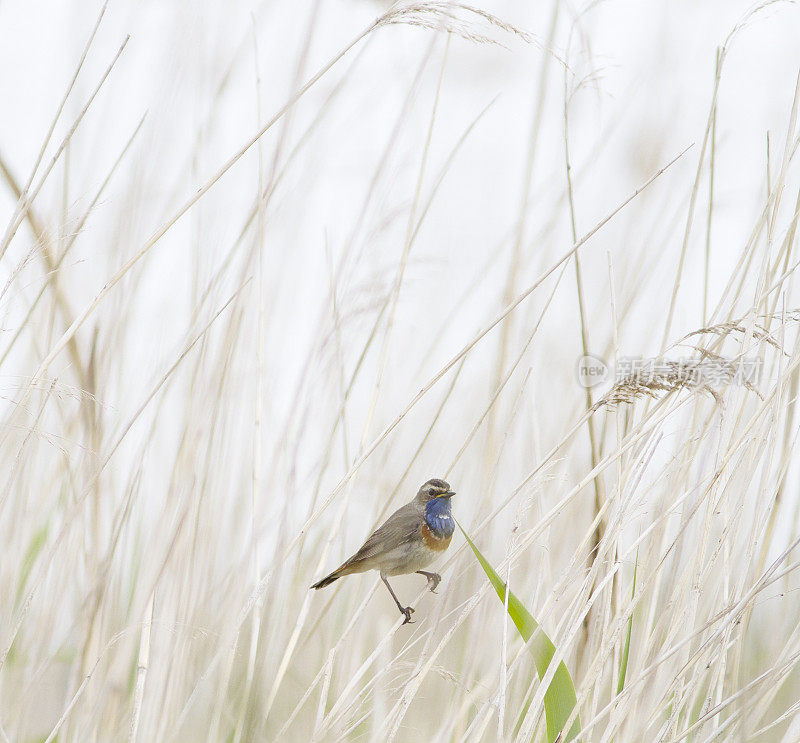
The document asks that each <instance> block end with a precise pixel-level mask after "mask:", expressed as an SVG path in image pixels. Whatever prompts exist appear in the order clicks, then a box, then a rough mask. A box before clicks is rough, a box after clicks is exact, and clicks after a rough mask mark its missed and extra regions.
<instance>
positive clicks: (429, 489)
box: [428, 488, 436, 495]
mask: <svg viewBox="0 0 800 743" xmlns="http://www.w3.org/2000/svg"><path fill="white" fill-rule="evenodd" d="M435 492H436V491H435V490H434V489H433V488H428V495H433V494H434V493H435Z"/></svg>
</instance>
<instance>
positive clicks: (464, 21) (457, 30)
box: [378, 0, 538, 46]
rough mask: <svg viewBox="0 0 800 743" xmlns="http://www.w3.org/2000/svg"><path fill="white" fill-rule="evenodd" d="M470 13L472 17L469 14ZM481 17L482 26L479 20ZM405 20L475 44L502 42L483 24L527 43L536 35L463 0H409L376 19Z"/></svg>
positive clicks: (383, 23)
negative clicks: (427, 0) (489, 32)
mask: <svg viewBox="0 0 800 743" xmlns="http://www.w3.org/2000/svg"><path fill="white" fill-rule="evenodd" d="M470 16H472V18H470ZM480 21H483V22H484V24H483V26H482V25H481V24H480ZM395 24H404V25H406V26H418V27H420V28H425V29H428V30H429V31H447V32H449V33H452V34H455V35H456V36H460V37H461V38H462V39H466V40H467V41H473V42H476V43H478V44H496V45H498V46H503V45H502V44H501V43H500V42H499V41H497V40H496V39H493V38H492V37H491V36H487V35H486V31H485V30H484V29H485V27H486V26H487V25H488V26H490V27H494V28H497V29H499V30H500V31H503V32H504V33H508V34H513V35H514V36H517V37H518V38H520V39H522V40H523V41H525V42H527V43H535V44H537V45H538V42H537V41H536V39H535V37H534V36H533V35H532V34H530V33H528V32H526V31H523V30H522V29H520V28H517V27H516V26H514V25H512V24H511V23H506V22H505V21H503V20H501V19H500V18H498V17H497V16H495V15H492V14H491V13H488V12H487V11H485V10H482V9H481V8H476V7H473V6H472V5H467V4H465V3H458V2H453V3H450V2H439V1H438V0H430V2H411V3H405V4H399V5H397V6H395V7H393V8H390V9H389V10H388V11H386V13H385V14H384V15H383V16H381V18H380V19H379V21H378V25H380V26H390V25H395Z"/></svg>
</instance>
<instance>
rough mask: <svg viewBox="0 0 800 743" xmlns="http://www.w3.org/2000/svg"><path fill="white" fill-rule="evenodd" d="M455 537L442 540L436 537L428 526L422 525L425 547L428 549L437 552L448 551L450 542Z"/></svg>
mask: <svg viewBox="0 0 800 743" xmlns="http://www.w3.org/2000/svg"><path fill="white" fill-rule="evenodd" d="M452 538H453V537H452V536H450V537H442V538H441V539H440V538H439V537H437V536H435V535H434V533H433V532H432V531H431V530H430V529H429V528H428V525H427V524H423V525H422V541H423V542H424V543H425V546H426V547H428V549H432V550H436V551H437V552H441V551H442V550H446V549H447V548H448V547H449V546H450V540H451V539H452Z"/></svg>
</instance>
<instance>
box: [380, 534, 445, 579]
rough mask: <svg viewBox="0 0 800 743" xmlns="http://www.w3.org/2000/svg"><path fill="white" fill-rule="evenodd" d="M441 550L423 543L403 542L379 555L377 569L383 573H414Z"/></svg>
mask: <svg viewBox="0 0 800 743" xmlns="http://www.w3.org/2000/svg"><path fill="white" fill-rule="evenodd" d="M440 554H441V552H438V551H435V550H432V549H430V548H429V547H427V546H425V544H424V543H422V542H419V543H416V544H404V545H403V546H402V547H398V548H397V549H394V550H392V551H391V552H387V553H386V555H384V556H382V557H381V561H380V566H379V568H378V569H379V570H380V571H381V573H383V575H405V574H406V573H416V572H417V570H422V569H423V568H424V567H427V566H428V565H430V564H431V563H432V562H433V561H434V560H435V559H436V558H437V557H439V555H440Z"/></svg>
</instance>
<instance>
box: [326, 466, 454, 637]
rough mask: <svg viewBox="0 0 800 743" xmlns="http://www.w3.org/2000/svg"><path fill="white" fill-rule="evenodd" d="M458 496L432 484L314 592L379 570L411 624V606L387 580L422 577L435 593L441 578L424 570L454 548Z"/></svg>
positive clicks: (439, 483)
mask: <svg viewBox="0 0 800 743" xmlns="http://www.w3.org/2000/svg"><path fill="white" fill-rule="evenodd" d="M453 495H455V493H453V491H451V490H450V485H449V484H448V483H446V482H445V481H444V480H438V479H434V480H428V482H426V483H425V484H424V485H423V486H422V487H421V488H420V489H419V491H418V492H417V495H416V497H415V498H414V500H412V501H411V502H410V503H407V504H406V505H405V506H402V507H401V508H398V509H397V510H396V511H395V512H394V513H393V514H392V515H391V516H389V518H388V519H386V521H384V522H383V524H381V525H380V526H379V527H378V528H377V529H376V530H375V531H374V532H372V534H370V535H369V537H367V540H366V541H365V542H364V544H363V545H362V546H361V548H360V549H359V550H358V552H356V553H355V554H354V555H353V556H352V557H350V558H349V559H347V560H345V562H344V563H342V564H341V565H340V566H339V567H338V568H337V569H336V570H334V571H333V572H332V573H331V574H330V575H327V576H325V577H324V578H323V579H322V580H320V581H317V582H316V583H315V584H314V585H313V586H311V588H314V589H317V590H319V589H320V588H325V586H329V585H330V584H331V583H333V582H334V581H336V580H338V579H339V578H341V577H343V576H345V575H351V574H352V573H363V572H365V571H367V570H378V571H379V572H380V574H381V579H382V580H383V582H384V583H385V584H386V587H387V588H388V589H389V592H390V593H391V594H392V598H394V600H395V603H396V604H397V607H398V609H400V611H401V612H402V613H403V614H404V615H405V617H406V622H410V621H411V613H412V612H413V611H414V610H413V609H412V608H411V607H410V606H409V607H403V606H402V605H401V603H400V601H398V599H397V596H395V593H394V591H393V590H392V587H391V586H390V585H389V581H388V580H386V578H387V576H392V575H402V574H406V573H420V574H421V575H424V576H425V577H426V578H427V579H428V585H429V586H430V589H431V591H434V592H435V589H436V586H438V585H439V582H440V581H441V576H439V575H437V574H436V573H428V572H426V571H424V570H422V568H424V567H425V566H427V565H428V564H430V563H431V562H432V561H433V560H435V559H436V558H437V557H438V556H439V554H440V553H441V552H443V551H444V550H445V549H447V547H448V546H449V544H450V539H451V537H452V534H453V528H454V522H453V520H452V516H451V515H450V498H452V497H453ZM406 622H404V624H405V623H406Z"/></svg>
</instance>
